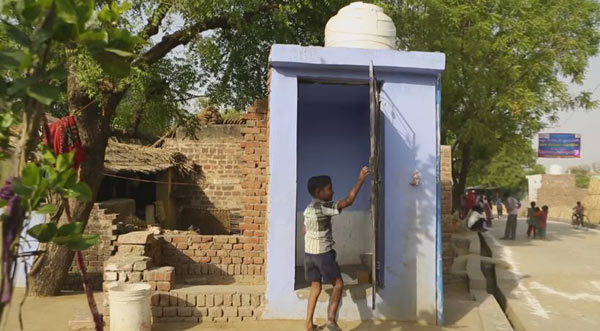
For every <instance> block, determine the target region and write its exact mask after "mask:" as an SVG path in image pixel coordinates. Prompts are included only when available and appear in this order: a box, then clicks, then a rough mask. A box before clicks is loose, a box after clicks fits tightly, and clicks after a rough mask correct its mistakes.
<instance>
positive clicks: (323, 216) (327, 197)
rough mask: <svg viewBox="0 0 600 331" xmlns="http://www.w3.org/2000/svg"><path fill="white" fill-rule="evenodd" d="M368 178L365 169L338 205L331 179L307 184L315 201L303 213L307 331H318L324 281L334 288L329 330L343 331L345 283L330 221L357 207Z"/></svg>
mask: <svg viewBox="0 0 600 331" xmlns="http://www.w3.org/2000/svg"><path fill="white" fill-rule="evenodd" d="M368 175H369V169H368V168H367V167H363V168H362V169H361V170H360V174H359V176H358V179H357V181H356V184H354V187H353V188H352V190H351V191H350V193H348V196H347V197H346V198H345V199H343V200H340V201H338V202H334V201H333V186H332V182H331V178H330V177H329V176H317V177H312V178H310V179H309V180H308V192H309V193H310V195H311V196H312V197H313V200H312V201H311V203H310V204H309V205H308V207H306V209H305V210H304V231H305V232H304V247H305V248H304V276H305V278H306V280H307V281H309V282H311V290H310V297H309V299H308V308H307V312H306V330H308V331H313V330H317V326H316V325H315V324H313V315H314V312H315V306H316V305H317V299H318V298H319V294H320V293H321V281H324V282H329V283H331V284H333V292H332V294H331V304H330V306H329V311H328V314H327V324H326V328H327V330H331V331H341V330H340V328H339V326H338V325H337V310H338V307H339V304H340V299H341V297H342V289H343V286H344V282H343V281H342V275H341V273H340V268H339V266H338V264H337V262H336V259H335V257H336V253H335V250H333V245H334V244H335V242H334V241H333V236H332V232H331V217H332V216H335V215H339V213H340V212H341V211H342V210H343V209H344V208H347V207H349V206H351V205H352V204H353V203H354V200H355V199H356V195H357V194H358V191H359V190H360V188H361V187H362V185H363V183H364V181H365V179H367V176H368Z"/></svg>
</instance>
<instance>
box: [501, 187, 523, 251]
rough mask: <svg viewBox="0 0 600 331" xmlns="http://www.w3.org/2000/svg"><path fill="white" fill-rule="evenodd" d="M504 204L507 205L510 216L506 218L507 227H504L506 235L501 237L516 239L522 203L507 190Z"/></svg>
mask: <svg viewBox="0 0 600 331" xmlns="http://www.w3.org/2000/svg"><path fill="white" fill-rule="evenodd" d="M504 205H505V206H506V212H507V214H508V218H507V220H506V228H505V229H504V237H502V238H501V239H510V240H515V238H516V236H517V216H518V215H519V208H521V203H520V202H519V200H517V199H515V198H514V197H511V196H510V194H508V192H506V193H504Z"/></svg>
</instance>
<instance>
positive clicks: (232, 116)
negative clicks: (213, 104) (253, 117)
mask: <svg viewBox="0 0 600 331" xmlns="http://www.w3.org/2000/svg"><path fill="white" fill-rule="evenodd" d="M242 115H243V114H242V112H241V111H239V110H237V109H232V108H229V109H225V111H223V112H222V113H221V117H223V119H224V120H239V119H241V118H242Z"/></svg>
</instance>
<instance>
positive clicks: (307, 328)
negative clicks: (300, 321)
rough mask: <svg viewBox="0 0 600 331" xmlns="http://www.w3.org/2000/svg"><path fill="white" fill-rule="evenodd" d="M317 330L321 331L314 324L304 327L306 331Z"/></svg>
mask: <svg viewBox="0 0 600 331" xmlns="http://www.w3.org/2000/svg"><path fill="white" fill-rule="evenodd" d="M318 330H321V327H319V326H317V325H315V324H313V325H311V326H308V327H306V331H318Z"/></svg>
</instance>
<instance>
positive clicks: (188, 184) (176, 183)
mask: <svg viewBox="0 0 600 331" xmlns="http://www.w3.org/2000/svg"><path fill="white" fill-rule="evenodd" d="M104 176H108V177H114V178H120V179H127V180H132V181H134V182H144V183H154V184H171V185H181V186H198V184H195V183H179V182H164V181H159V180H149V179H141V178H133V177H127V176H119V175H113V174H107V173H106V172H105V173H104Z"/></svg>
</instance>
